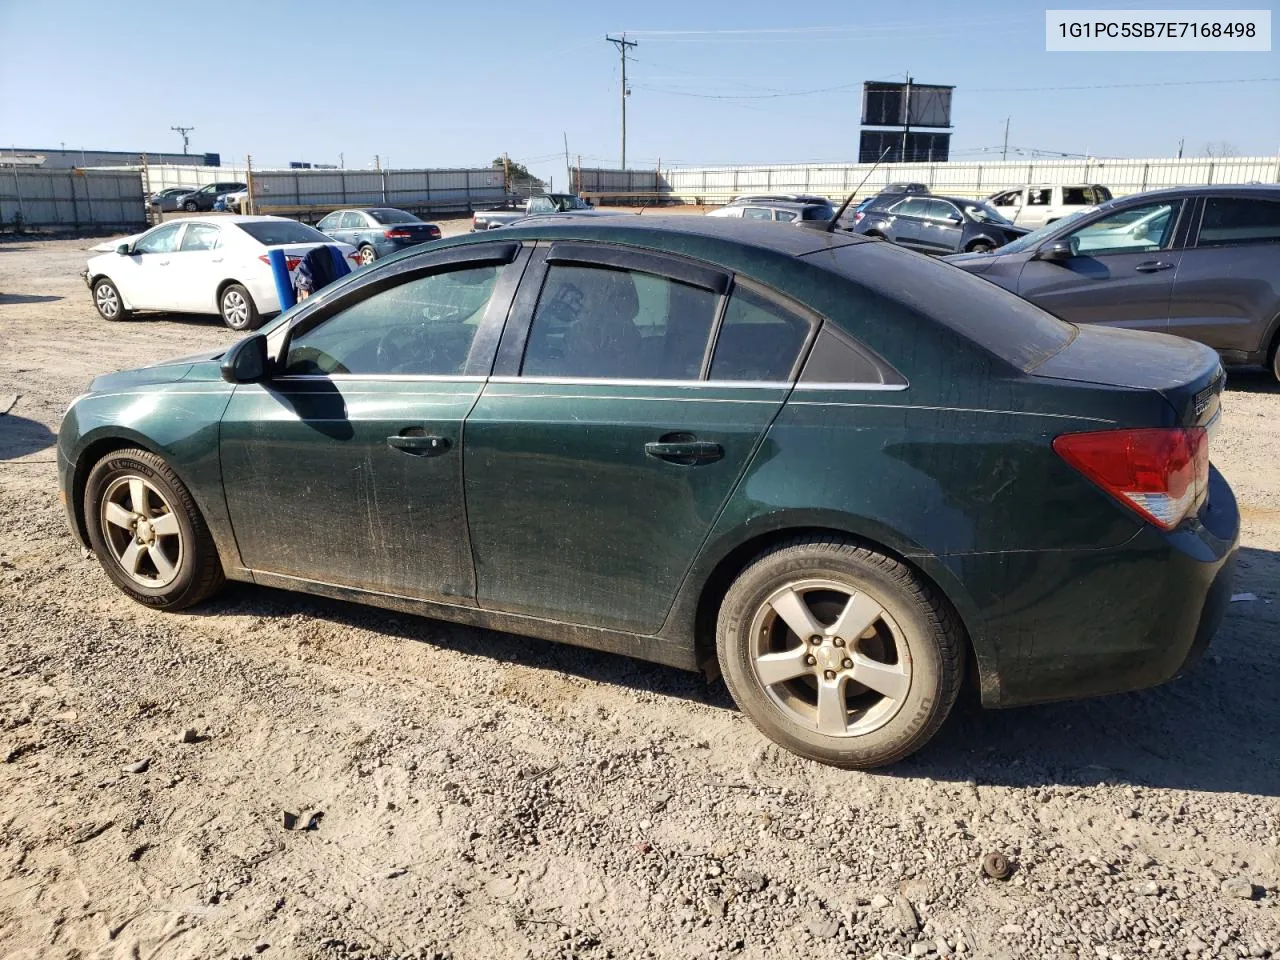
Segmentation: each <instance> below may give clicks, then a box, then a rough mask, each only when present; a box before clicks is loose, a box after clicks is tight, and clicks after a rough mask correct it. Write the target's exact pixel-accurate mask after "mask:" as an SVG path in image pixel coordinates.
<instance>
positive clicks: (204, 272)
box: [80, 216, 359, 330]
mask: <svg viewBox="0 0 1280 960" xmlns="http://www.w3.org/2000/svg"><path fill="white" fill-rule="evenodd" d="M332 243H333V241H332V240H330V239H329V238H328V237H326V236H325V235H324V234H323V233H320V232H319V231H318V230H316V229H314V228H313V227H309V226H307V225H306V224H303V223H298V222H297V221H296V220H286V219H284V218H283V217H243V216H228V217H219V218H216V219H212V218H207V217H202V218H195V219H191V218H188V219H183V220H170V221H169V222H168V223H163V224H161V225H160V226H158V227H153V228H152V229H150V230H148V231H147V232H146V233H141V234H137V235H136V236H132V237H125V238H124V239H121V240H110V241H107V242H106V243H101V244H98V245H97V246H96V247H94V248H93V249H94V250H95V251H98V250H105V251H108V252H105V253H102V254H100V255H99V256H96V257H92V258H90V260H89V263H88V265H87V267H86V268H85V269H84V270H82V271H81V273H80V275H81V277H83V278H84V282H85V283H86V284H87V285H88V287H89V289H90V290H91V291H92V292H93V304H94V306H95V307H97V308H98V314H99V315H100V316H101V317H102V319H104V320H128V319H129V317H130V316H131V315H132V314H133V313H134V312H136V311H140V310H165V311H171V312H173V313H217V314H219V315H221V317H222V320H223V322H224V323H226V325H227V326H228V327H230V328H231V329H233V330H255V329H257V328H258V327H259V326H260V325H261V324H262V321H263V319H264V318H265V317H267V316H269V315H270V314H273V313H276V312H278V311H279V310H280V298H279V296H278V295H277V293H276V285H275V277H274V275H273V274H272V272H271V261H270V258H269V256H268V254H269V253H270V251H272V250H275V249H280V250H283V251H284V254H285V258H286V261H285V262H286V265H287V266H288V268H289V271H290V274H291V275H292V274H293V272H294V271H296V270H297V268H298V265H299V264H300V263H301V262H302V258H303V257H305V256H306V254H307V252H308V251H309V250H311V249H313V248H314V247H317V246H320V245H323V244H332ZM336 246H337V247H338V248H339V249H340V250H341V251H342V253H343V255H344V256H346V257H347V258H348V259H349V260H351V261H352V264H353V266H354V265H356V264H358V263H359V258H358V256H357V254H356V251H355V248H354V247H351V246H349V245H347V244H344V243H339V244H336Z"/></svg>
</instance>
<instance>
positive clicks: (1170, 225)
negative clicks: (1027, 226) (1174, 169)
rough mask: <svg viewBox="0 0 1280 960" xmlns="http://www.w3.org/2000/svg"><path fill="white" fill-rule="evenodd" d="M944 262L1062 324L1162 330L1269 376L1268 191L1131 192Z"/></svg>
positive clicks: (1274, 354) (1273, 336)
mask: <svg viewBox="0 0 1280 960" xmlns="http://www.w3.org/2000/svg"><path fill="white" fill-rule="evenodd" d="M948 260H949V261H950V262H951V263H953V264H955V265H956V266H957V267H960V268H961V269H964V270H968V271H969V272H971V273H976V274H978V275H979V276H981V277H983V278H984V279H986V280H990V281H991V282H992V283H996V284H999V285H1000V286H1002V287H1004V288H1005V289H1007V290H1011V291H1013V292H1014V293H1016V294H1018V296H1020V297H1025V298H1026V299H1027V300H1030V301H1031V302H1032V303H1035V304H1038V305H1039V306H1041V307H1043V308H1044V309H1045V310H1048V311H1049V312H1050V313H1053V314H1056V315H1057V316H1059V317H1062V318H1063V319H1064V320H1070V321H1071V322H1073V323H1089V324H1106V325H1110V326H1117V327H1128V328H1132V329H1136V330H1154V331H1157V332H1160V333H1174V334H1177V335H1178V336H1182V337H1187V338H1188V339H1191V340H1197V341H1199V342H1200V343H1203V344H1206V345H1208V346H1210V347H1213V348H1214V349H1215V350H1217V351H1218V353H1219V354H1221V355H1222V358H1223V360H1224V361H1226V362H1228V363H1237V364H1262V365H1264V366H1266V367H1268V368H1269V369H1270V370H1271V371H1272V372H1273V373H1274V374H1275V375H1276V377H1277V378H1280V353H1278V348H1280V282H1278V281H1277V278H1280V187H1276V186H1215V187H1178V188H1175V189H1171V190H1157V191H1152V192H1150V193H1142V194H1137V195H1135V196H1131V197H1125V198H1123V199H1121V200H1113V201H1111V202H1109V203H1105V204H1103V205H1102V206H1101V207H1099V208H1098V209H1097V210H1094V211H1092V212H1088V213H1078V214H1076V215H1074V216H1071V217H1068V218H1066V219H1063V220H1059V221H1058V222H1057V223H1055V224H1053V225H1051V226H1048V227H1044V228H1042V229H1040V230H1037V231H1035V232H1033V233H1029V234H1027V235H1026V236H1025V237H1021V238H1020V239H1018V240H1016V241H1014V242H1013V243H1011V244H1009V245H1008V246H1006V247H1003V248H1002V249H1000V250H998V251H996V252H995V253H994V254H990V255H987V256H983V257H968V256H960V257H949V258H948Z"/></svg>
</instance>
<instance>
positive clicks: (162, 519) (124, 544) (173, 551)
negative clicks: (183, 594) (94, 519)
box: [99, 475, 183, 588]
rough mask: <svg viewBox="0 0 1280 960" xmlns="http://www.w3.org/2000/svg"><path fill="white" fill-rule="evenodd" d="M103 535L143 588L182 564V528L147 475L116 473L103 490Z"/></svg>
mask: <svg viewBox="0 0 1280 960" xmlns="http://www.w3.org/2000/svg"><path fill="white" fill-rule="evenodd" d="M101 508H102V509H101V510H100V511H99V513H100V516H101V523H102V539H103V541H104V542H105V543H106V545H107V548H108V549H109V550H110V552H111V559H112V560H114V561H115V562H116V564H117V565H119V567H120V569H121V570H123V571H124V572H125V574H126V575H127V576H128V577H129V579H131V580H133V581H134V582H135V583H138V584H140V585H141V586H144V587H150V588H157V587H165V586H168V585H169V584H170V583H172V582H173V579H174V578H175V577H176V576H177V575H178V570H179V569H180V568H181V567H182V554H183V542H182V530H181V527H180V526H179V524H178V517H177V515H176V514H175V513H174V512H173V508H172V507H171V506H170V505H169V502H168V501H167V500H166V499H165V498H164V495H163V494H161V493H160V491H159V490H158V489H157V488H156V487H155V485H154V484H152V483H151V482H150V481H149V480H147V479H145V478H143V477H141V476H137V475H129V476H123V477H118V478H116V480H114V481H113V482H112V483H111V484H110V485H109V486H108V487H107V488H106V490H105V491H103V494H102V502H101Z"/></svg>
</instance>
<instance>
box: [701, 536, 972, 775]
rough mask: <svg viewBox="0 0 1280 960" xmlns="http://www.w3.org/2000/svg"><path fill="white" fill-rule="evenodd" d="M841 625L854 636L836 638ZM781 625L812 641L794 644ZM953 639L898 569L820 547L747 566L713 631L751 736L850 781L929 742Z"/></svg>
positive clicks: (946, 690) (950, 616)
mask: <svg viewBox="0 0 1280 960" xmlns="http://www.w3.org/2000/svg"><path fill="white" fill-rule="evenodd" d="M775 604H776V605H777V606H775ZM779 608H781V610H782V611H785V612H786V619H784V616H783V613H781V612H779ZM843 615H847V616H849V617H851V618H853V619H854V620H855V621H856V622H855V623H853V624H848V625H847V626H848V629H850V630H856V636H854V637H850V638H844V637H841V636H839V633H838V632H837V631H838V629H839V627H840V624H841V621H842V616H843ZM862 622H865V623H866V626H865V627H864V628H863V629H860V630H859V629H858V626H859V625H860V624H861V623H862ZM793 623H799V624H800V629H801V630H805V629H807V628H806V626H805V624H807V625H808V629H813V630H814V632H813V633H811V634H810V635H809V636H808V637H802V636H799V635H798V633H799V631H797V630H795V629H794V628H793V627H792V626H791V624H793ZM963 638H964V630H963V627H962V626H961V624H960V622H959V620H958V619H957V617H956V615H955V614H954V613H953V612H952V610H951V608H950V607H949V606H948V605H947V604H946V602H945V601H944V600H943V599H942V598H941V597H940V596H938V595H937V594H936V593H935V592H934V591H933V590H932V589H931V588H930V587H929V586H928V585H927V584H925V583H923V582H922V581H921V580H920V579H919V578H918V577H917V576H916V575H915V574H914V573H913V572H912V571H911V570H910V569H908V568H907V567H906V566H904V565H903V564H901V563H899V562H898V561H896V560H893V559H892V558H890V557H886V556H885V555H883V554H881V553H877V552H876V551H874V550H870V549H868V548H866V547H862V546H858V545H855V544H853V543H849V542H846V541H842V540H839V539H826V538H817V539H813V538H800V539H796V540H792V541H790V542H787V543H784V544H782V545H780V546H778V547H775V548H774V549H772V550H769V551H768V552H767V553H764V554H762V555H761V556H760V557H758V558H757V559H756V560H755V561H754V562H752V563H751V565H750V566H748V567H747V568H746V569H745V570H743V571H742V573H741V574H740V575H739V576H738V578H737V580H735V581H734V582H733V584H732V586H730V588H729V591H728V592H727V593H726V594H725V598H724V601H723V603H722V604H721V607H720V615H719V619H718V622H717V625H716V651H717V654H718V657H719V661H720V672H721V673H722V675H723V676H724V679H725V683H726V684H727V685H728V687H729V693H730V694H731V695H732V696H733V699H734V701H735V702H736V703H737V704H738V706H739V707H740V708H741V709H742V712H743V713H745V714H746V715H747V718H748V719H749V720H751V722H752V723H753V724H755V726H756V727H757V728H758V729H759V730H760V732H761V733H763V734H764V735H765V736H766V737H768V738H769V739H770V740H773V741H774V742H775V743H777V744H779V745H780V746H783V747H785V748H786V749H788V750H790V751H792V752H793V753H797V754H799V755H800V756H802V757H807V758H809V759H811V760H817V761H819V762H821V763H828V764H832V765H833V766H838V767H849V768H856V769H867V768H870V767H878V766H884V765H886V764H890V763H894V762H896V761H898V760H901V759H902V758H904V757H906V756H908V755H909V754H911V753H913V752H915V751H916V750H918V749H920V748H921V747H922V746H924V744H925V743H927V742H928V741H929V739H930V738H931V737H933V735H934V734H935V733H936V732H937V731H938V728H939V727H941V726H942V722H943V721H944V720H945V719H946V718H947V714H948V713H950V712H951V707H952V706H953V705H954V703H955V701H956V697H957V695H958V694H959V691H960V682H961V679H962V676H963V673H964V640H963ZM815 641H816V642H815ZM850 651H853V652H852V653H850ZM761 658H764V659H761ZM771 678H776V679H771ZM862 680H866V681H869V682H871V683H873V684H874V687H873V686H866V685H864V684H863V683H862V682H860V681H862ZM876 687H878V688H879V690H877V689H875V688H876ZM824 690H825V691H826V695H825V696H823V695H822V692H823V691H824ZM880 691H887V692H883V693H882V692H880Z"/></svg>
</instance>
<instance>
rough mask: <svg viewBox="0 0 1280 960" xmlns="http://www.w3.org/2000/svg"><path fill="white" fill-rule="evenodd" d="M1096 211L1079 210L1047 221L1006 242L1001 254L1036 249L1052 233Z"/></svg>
mask: <svg viewBox="0 0 1280 960" xmlns="http://www.w3.org/2000/svg"><path fill="white" fill-rule="evenodd" d="M1094 212H1096V211H1089V210H1077V211H1076V212H1075V213H1073V214H1070V215H1069V216H1066V217H1063V218H1062V219H1061V220H1055V221H1053V223H1046V224H1045V225H1044V226H1043V227H1041V228H1040V229H1039V230H1032V231H1031V232H1030V233H1028V234H1025V235H1023V236H1021V237H1019V238H1018V239H1017V240H1014V241H1013V242H1012V243H1006V244H1005V245H1004V246H1003V247H1001V248H1000V251H999V252H1000V253H1001V254H1005V253H1025V252H1026V251H1027V250H1031V249H1034V248H1035V247H1038V246H1039V245H1040V244H1041V243H1042V242H1043V241H1044V240H1045V239H1046V238H1048V237H1049V235H1050V234H1056V233H1057V232H1058V231H1059V230H1061V229H1062V228H1063V227H1065V226H1067V225H1068V224H1072V223H1076V222H1077V221H1079V220H1082V219H1084V218H1085V217H1087V216H1089V215H1090V213H1094Z"/></svg>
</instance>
